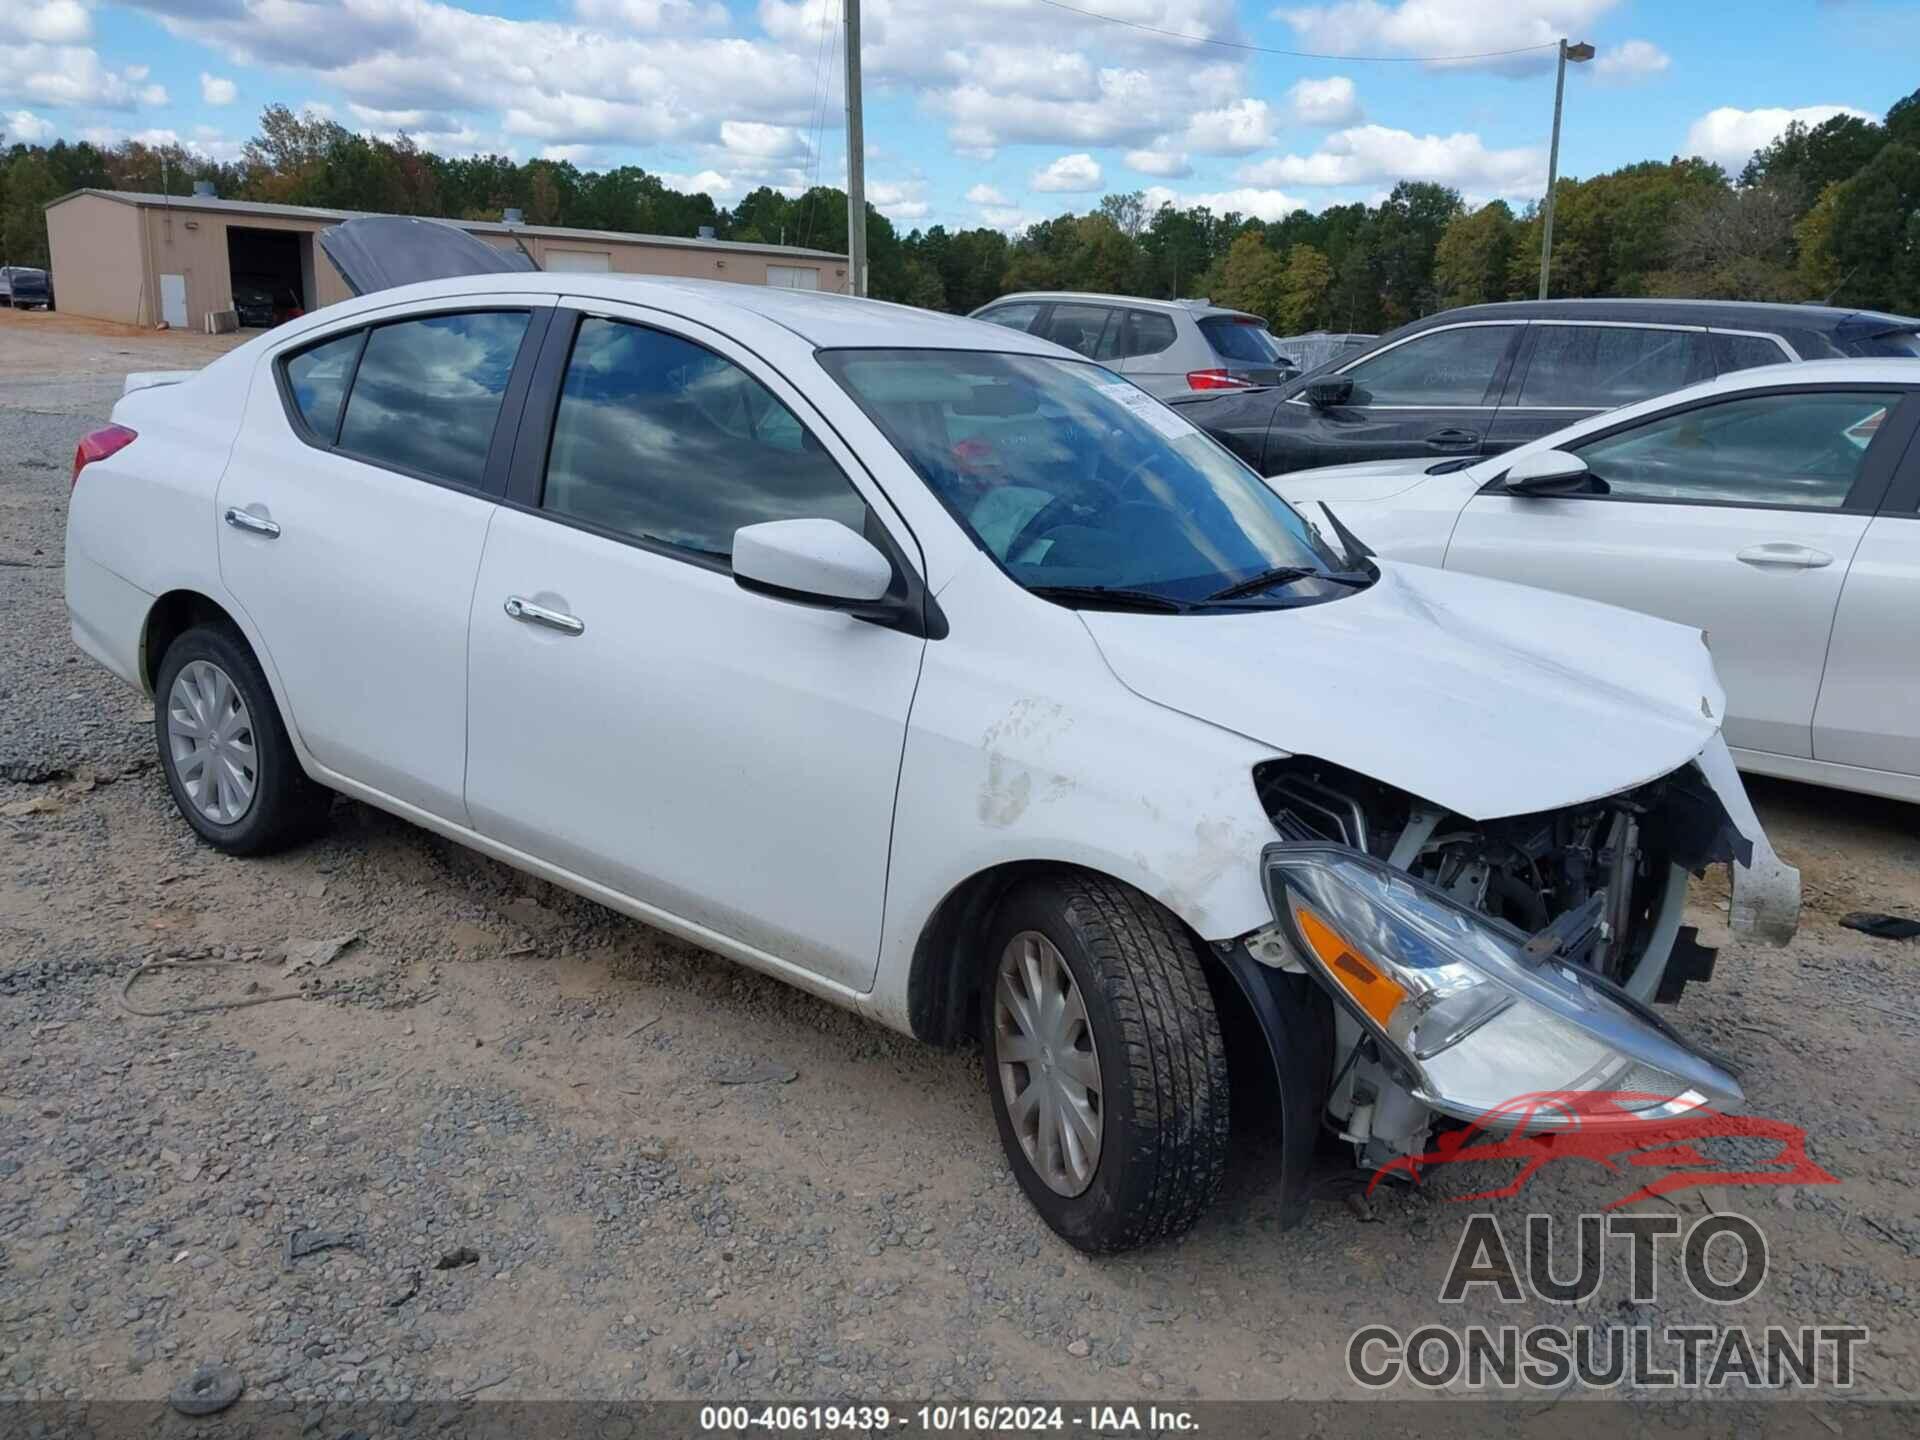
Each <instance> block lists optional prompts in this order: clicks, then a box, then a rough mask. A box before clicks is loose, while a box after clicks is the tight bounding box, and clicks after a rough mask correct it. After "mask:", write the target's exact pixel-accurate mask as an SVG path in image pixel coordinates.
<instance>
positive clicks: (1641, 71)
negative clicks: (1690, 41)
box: [1593, 40, 1673, 85]
mask: <svg viewBox="0 0 1920 1440" xmlns="http://www.w3.org/2000/svg"><path fill="white" fill-rule="evenodd" d="M1672 68H1673V57H1672V56H1671V55H1669V54H1667V52H1666V51H1664V50H1662V49H1661V48H1660V47H1659V46H1658V45H1656V44H1654V43H1653V42H1652V41H1651V40H1627V41H1623V42H1622V43H1620V44H1618V45H1615V46H1613V47H1612V48H1611V49H1608V50H1602V51H1601V52H1600V58H1599V59H1598V60H1595V61H1594V62H1593V73H1594V77H1595V78H1596V79H1599V80H1604V81H1606V82H1608V83H1609V84H1613V85H1631V84H1633V83H1635V82H1636V81H1640V80H1646V79H1649V78H1651V77H1652V76H1655V75H1664V74H1666V72H1667V71H1668V70H1670V69H1672Z"/></svg>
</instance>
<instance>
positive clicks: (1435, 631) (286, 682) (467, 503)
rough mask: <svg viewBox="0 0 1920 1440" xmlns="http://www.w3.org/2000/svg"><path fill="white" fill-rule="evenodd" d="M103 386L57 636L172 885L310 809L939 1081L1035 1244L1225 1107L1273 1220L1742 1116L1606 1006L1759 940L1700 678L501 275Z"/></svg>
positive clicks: (1690, 638)
mask: <svg viewBox="0 0 1920 1440" xmlns="http://www.w3.org/2000/svg"><path fill="white" fill-rule="evenodd" d="M129 387H130V390H131V393H129V394H127V395H126V396H125V397H124V398H123V399H122V400H121V401H120V403H119V404H118V406H117V407H116V408H115V411H114V423H113V424H112V425H111V426H108V427H107V428H105V429H103V430H100V431H97V432H95V433H94V434H92V435H89V436H88V437H86V439H85V440H84V441H82V442H81V445H80V449H79V452H78V454H77V455H76V458H75V472H74V491H73V496H72V503H71V508H70V511H69V517H68V532H67V563H66V581H67V598H68V605H69V608H70V610H71V613H72V620H73V633H74V637H75V639H76V640H77V641H78V643H79V644H80V646H81V647H82V648H83V649H84V650H85V651H87V652H88V653H89V654H90V655H92V656H93V657H94V658H96V659H97V660H99V661H100V662H101V663H103V664H105V665H106V666H108V667H109V668H110V669H111V670H113V671H114V672H115V673H116V674H118V675H120V676H121V677H122V678H124V679H125V680H126V681H128V682H129V683H130V684H133V685H136V686H139V687H141V688H142V689H144V690H146V691H148V692H149V693H151V694H152V695H153V696H154V697H155V706H154V728H155V739H156V743H157V745H158V748H159V755H160V761H161V765H162V768H163V770H164V773H165V776H166V782H167V784H168V786H169V787H170V788H171V790H172V793H173V797H174V799H175V801H176V802H177V804H178V806H179V808H180V811H181V813H182V815H183V816H184V817H185V819H186V822H187V823H188V824H189V825H191V826H192V827H193V829H194V830H196V831H197V832H198V833H199V834H200V835H201V836H202V837H203V838H204V839H205V840H206V841H207V842H208V843H210V844H212V845H214V846H216V847H218V848H221V849H223V850H227V851H230V852H235V853H241V854H247V853H256V852H261V851H265V850H268V849H271V848H274V847H277V846H283V845H286V844H289V843H292V842H294V841H296V840H297V839H298V838H300V837H301V836H303V835H305V834H308V833H310V832H311V831H312V829H313V828H314V827H315V826H317V825H319V824H322V823H324V820H325V816H326V811H327V805H328V802H329V801H330V799H331V798H332V796H333V795H334V794H335V793H338V794H344V795H348V796H352V797H354V798H357V799H359V800H362V801H365V802H367V803H369V804H372V805H377V806H380V807H382V808H384V809H386V810H389V811H391V812H393V813H395V814H397V815H401V816H404V817H406V818H407V819H409V820H412V821H414V822H416V823H418V824H420V825H422V826H425V827H427V828H429V829H431V830H434V831H437V832H439V833H440V834H443V835H446V836H450V837H452V838H453V839H455V840H457V841H459V842H461V843H463V844H466V845H470V846H472V847H473V848H475V849H476V850H479V851H482V852H484V853H486V854H488V855H492V856H495V857H496V858H498V859H500V860H503V861H505V862H507V863H508V864H511V865H515V866H518V867H520V868H521V869H523V870H525V871H527V872H529V873H530V874H533V875H536V876H539V877H541V878H543V879H545V880H548V881H551V882H553V883H555V884H558V885H563V886H566V887H568V888H570V889H572V890H575V891H578V892H580V893H581V894H584V895H588V896H591V897H594V898H596V899H598V900H601V901H603V902H605V903H606V904H608V905H611V906H613V907H615V908H617V909H619V910H622V911H624V912H626V913H627V914H630V915H633V916H636V917H638V918H640V919H642V920H645V921H647V922H649V923H651V924H654V925H657V926H660V927H661V928H663V929H666V930H669V931H672V932H673V933H675V934H678V935H681V936H684V937H687V938H689V939H691V940H693V941H695V942H697V943H699V944H701V945H704V946H706V947H708V948H710V949H712V950H715V951H718V952H719V953H721V954H723V955H726V956H729V957H731V958H733V959H735V960H737V961H740V962H742V963H744V964H747V965H751V966H754V967H756V968H758V969H760V970H763V971H766V972H768V973H770V974H773V975H776V976H779V977H780V978H782V979H784V980H787V981H790V982H791V983H793V984H795V985H798V986H801V987H803V988H804V989H807V990H809V991H812V992H813V993H815V994H817V995H821V996H825V997H826V998H828V999H829V1000H832V1001H834V1002H836V1003H839V1004H842V1005H846V1006H848V1007H851V1008H854V1009H857V1010H861V1011H863V1012H865V1013H867V1014H869V1015H871V1016H873V1017H874V1018H875V1019H877V1020H879V1021H881V1022H882V1023H884V1024H887V1025H891V1026H894V1027H896V1028H898V1029H900V1030H903V1031H906V1032H908V1033H910V1034H914V1035H917V1036H920V1037H922V1038H924V1039H927V1040H929V1041H932V1042H935V1043H939V1044H949V1045H951V1044H958V1043H964V1042H968V1041H971V1040H972V1039H974V1038H975V1037H978V1038H979V1040H980V1042H981V1044H982V1048H983V1050H984V1052H985V1064H984V1069H985V1078H986V1085H987V1089H988V1092H989V1094H990V1096H991V1103H992V1107H993V1110H994V1114H995V1117H996V1120H997V1123H998V1126H999V1129H1000V1134H1001V1138H1002V1140H1003V1142H1004V1145H1005V1148H1006V1152H1007V1155H1008V1157H1009V1161H1010V1163H1011V1164H1012V1166H1013V1168H1014V1171H1015V1173H1016V1174H1017V1176H1018V1177H1019V1180H1020V1183H1021V1185H1022V1186H1023V1187H1024V1189H1025V1191H1026V1193H1027V1194H1028V1195H1029V1196H1030V1197H1031V1198H1032V1200H1033V1202H1034V1204H1035V1206H1036V1207H1037V1208H1038V1209H1039V1211H1040V1213H1041V1214H1042V1215H1043V1216H1044V1217H1045V1219H1046V1220H1047V1222H1048V1223H1049V1224H1050V1225H1052V1226H1053V1227H1054V1228H1055V1229H1056V1230H1058V1231H1059V1232H1060V1233H1061V1234H1062V1235H1064V1236H1065V1237H1066V1238H1067V1239H1068V1240H1070V1241H1071V1242H1072V1243H1074V1244H1076V1245H1080V1246H1083V1247H1085V1248H1088V1249H1094V1250H1100V1249H1114V1248H1119V1247H1123V1246H1128V1245H1133V1244H1138V1243H1141V1242H1143V1241H1146V1240H1149V1239H1152V1238H1153V1237H1156V1236H1159V1235H1164V1234H1168V1233H1172V1232H1174V1231H1176V1230H1178V1229H1180V1228H1182V1227H1184V1226H1185V1225H1187V1224H1189V1223H1191V1222H1192V1220H1193V1219H1194V1218H1195V1216H1197V1215H1198V1214H1199V1213H1200V1211H1201V1210H1202V1209H1203V1208H1204V1207H1205V1205H1206V1204H1207V1202H1208V1201H1209V1199H1210V1198H1211V1196H1212V1195H1213V1193H1214V1190H1215V1188H1216V1187H1217V1185H1218V1182H1219V1179H1220V1175H1221V1171H1222V1167H1223V1165H1224V1163H1225V1160H1226V1152H1227V1145H1228V1140H1227V1136H1228V1127H1227V1120H1228V1113H1229V1106H1230V1104H1231V1105H1237V1106H1242V1107H1246V1108H1248V1109H1250V1110H1252V1111H1254V1112H1255V1113H1260V1114H1263V1115H1264V1116H1265V1118H1266V1120H1267V1122H1268V1123H1269V1124H1270V1125H1272V1126H1273V1127H1275V1128H1277V1129H1278V1131H1279V1133H1280V1136H1281V1144H1282V1147H1283V1151H1284V1153H1285V1155H1286V1163H1285V1166H1284V1169H1283V1175H1282V1180H1281V1183H1282V1185H1283V1187H1285V1189H1286V1190H1287V1192H1288V1198H1289V1200H1290V1201H1291V1202H1293V1204H1294V1209H1295V1212H1296V1213H1297V1212H1298V1210H1299V1208H1300V1207H1301V1205H1302V1204H1303V1203H1304V1194H1305V1182H1304V1177H1305V1175H1306V1173H1307V1163H1308V1161H1309V1159H1310V1157H1311V1155H1312V1151H1313V1147H1314V1142H1315V1139H1316V1138H1317V1136H1318V1135H1319V1134H1320V1132H1321V1129H1322V1123H1323V1120H1328V1121H1330V1122H1331V1123H1333V1124H1335V1125H1336V1127H1337V1128H1339V1129H1340V1130H1341V1131H1342V1133H1344V1134H1345V1135H1346V1136H1347V1137H1348V1139H1349V1140H1350V1141H1351V1142H1352V1143H1353V1145H1354V1146H1355V1147H1356V1152H1357V1154H1358V1155H1359V1156H1360V1157H1361V1158H1362V1159H1363V1160H1365V1161H1366V1162H1368V1163H1374V1164H1382V1163H1387V1162H1389V1161H1391V1160H1393V1159H1394V1158H1396V1157H1402V1156H1406V1155H1411V1154H1418V1153H1420V1152H1421V1151H1422V1149H1423V1148H1424V1147H1425V1145H1426V1143H1427V1139H1428V1135H1429V1133H1430V1130H1431V1127H1432V1126H1433V1124H1434V1123H1435V1120H1436V1118H1437V1117H1439V1116H1441V1115H1454V1116H1462V1117H1473V1116H1478V1115H1482V1114H1485V1113H1487V1112H1489V1111H1494V1110H1498V1109H1500V1108H1501V1107H1503V1106H1504V1105H1505V1104H1506V1103H1507V1102H1508V1101H1509V1100H1510V1099H1511V1098H1512V1097H1514V1096H1517V1095H1523V1094H1536V1093H1538V1092H1542V1091H1570V1090H1577V1091H1580V1092H1582V1093H1594V1092H1604V1091H1614V1092H1626V1093H1627V1095H1628V1098H1627V1099H1626V1100H1624V1101H1622V1102H1621V1103H1622V1104H1624V1105H1626V1106H1627V1108H1628V1109H1630V1110H1636V1111H1638V1112H1640V1113H1646V1114H1655V1115H1668V1114H1672V1113H1676V1112H1678V1111H1684V1110H1688V1109H1692V1108H1698V1107H1699V1106H1702V1105H1716V1106H1728V1105H1734V1104H1737V1103H1738V1101H1739V1098H1740V1092H1739V1087H1738V1084H1737V1083H1736V1082H1735V1081H1734V1080H1733V1078H1732V1077H1731V1076H1729V1075H1728V1074H1727V1073H1726V1072H1725V1071H1724V1070H1723V1069H1722V1068H1721V1067H1720V1065H1719V1064H1718V1063H1717V1062H1715V1061H1714V1060H1712V1059H1711V1058H1709V1057H1707V1056H1706V1055H1703V1054H1701V1053H1699V1052H1698V1051H1697V1050H1695V1049H1694V1048H1692V1047H1690V1046H1689V1045H1687V1044H1686V1043H1685V1042H1683V1041H1682V1040H1680V1039H1679V1038H1678V1037H1677V1035H1676V1034H1675V1032H1674V1031H1672V1030H1671V1029H1670V1028H1668V1027H1667V1026H1665V1025H1664V1024H1662V1023H1661V1022H1658V1021H1655V1020H1653V1019H1651V1016H1650V1012H1649V1011H1648V1009H1647V1005H1646V1002H1648V1001H1650V1000H1653V999H1671V998H1672V997H1673V996H1674V995H1676V994H1677V993H1678V990H1679V988H1680V986H1681V985H1683V984H1684V983H1686V982H1687V981H1689V980H1701V979H1704V978H1706V975H1707V973H1708V970H1709V969H1710V961H1711V958H1712V956H1711V952H1708V951H1706V950H1704V949H1702V948H1701V947H1700V946H1699V945H1698V944H1697V943H1695V942H1694V940H1693V939H1692V937H1691V932H1688V931H1686V930H1684V929H1682V927H1681V925H1680V914H1681V906H1682V904H1683V902H1684V898H1685V892H1686V879H1687V872H1688V871H1689V870H1698V869H1701V868H1704V867H1705V866H1708V865H1712V864H1718V863H1731V864H1732V865H1733V866H1734V885H1735V896H1736V903H1735V906H1734V917H1733V918H1734V922H1735V924H1736V926H1737V927H1739V928H1744V929H1747V930H1750V931H1753V932H1754V933H1756V934H1758V935H1761V936H1763V937H1766V938H1770V939H1776V940H1777V939H1781V938H1783V937H1784V936H1786V935H1788V934H1791V932H1792V930H1793V927H1794V923H1795V918H1796V914H1797V906H1798V877H1797V875H1796V873H1795V872H1794V871H1793V870H1792V869H1791V868H1790V867H1787V866H1784V865H1782V864H1781V863H1780V862H1779V860H1778V859H1777V858H1776V857H1775V856H1774V854H1773V852H1772V850H1771V849H1770V848H1769V846H1768V844H1767V840H1766V836H1765V835H1764V834H1763V833H1762V831H1761V828H1760V825H1759V822H1758V821H1757V820H1756V819H1755V817H1754V814H1753V811H1752V809H1751V807H1750V806H1749V805H1748V803H1747V799H1746V796H1745V793H1744V791H1743V790H1742V788H1741V785H1740V781H1739V777H1738V775H1737V773H1736V772H1735V770H1734V768H1733V765H1732V762H1731V760H1730V758H1729V756H1728V753H1727V749H1726V746H1725V744H1724V743H1723V742H1722V740H1721V738H1720V734H1719V721H1718V719H1717V717H1718V715H1719V713H1720V710H1721V706H1722V695H1721V689H1720V685H1719V682H1718V680H1717V679H1716V678H1715V676H1714V673H1713V668H1712V663H1711V659H1710V657H1709V655H1708V653H1707V651H1706V649H1705V648H1704V647H1703V646H1702V645H1701V643H1700V637H1699V634H1698V632H1697V631H1694V630H1688V629H1684V628H1682V627H1680V626H1675V625H1670V624H1668V623H1666V622H1664V621H1659V620H1652V619H1647V618H1645V617H1641V616H1631V615H1626V614H1624V613H1622V612H1618V611H1613V610H1607V609H1603V608H1600V607H1596V606H1593V605H1590V604H1587V603H1586V602H1583V601H1576V600H1567V599H1561V598H1558V597H1549V596H1528V597H1525V598H1524V603H1520V604H1516V603H1515V596H1516V592H1514V591H1512V590H1511V589H1509V588H1507V587H1503V586H1496V585H1490V584H1488V583H1486V582H1483V581H1478V580H1471V579H1466V578H1461V577H1455V576H1448V575H1441V574H1437V573H1434V572H1432V571H1429V570H1425V569H1421V568H1418V567H1399V566H1395V565H1392V564H1385V565H1377V566H1376V565H1372V564H1369V563H1367V562H1366V561H1365V560H1364V558H1363V557H1360V556H1358V555H1350V554H1344V553H1340V552H1338V551H1336V550H1331V549H1329V548H1328V547H1327V546H1326V545H1325V543H1324V542H1322V541H1321V540H1320V539H1319V538H1318V536H1317V535H1316V533H1315V532H1314V530H1313V529H1312V528H1311V527H1310V526H1309V525H1307V523H1306V522H1305V521H1304V520H1303V519H1302V517H1301V516H1300V515H1298V514H1297V513H1296V512H1294V511H1293V510H1291V509H1290V508H1288V507H1287V506H1286V505H1285V504H1283V503H1282V502H1281V501H1279V500H1278V499H1277V498H1275V496H1274V495H1273V494H1272V492H1271V491H1269V490H1268V489H1267V488H1266V487H1265V486H1264V485H1263V484H1262V482H1261V480H1260V478H1259V477H1258V476H1257V475H1256V474H1254V472H1252V471H1251V470H1249V469H1247V468H1245V467H1244V466H1243V465H1241V464H1240V462H1239V461H1237V460H1235V459H1234V458H1233V457H1231V456H1230V455H1228V454H1227V453H1226V452H1225V451H1223V450H1221V449H1220V448H1219V447H1218V446H1216V445H1215V444H1214V443H1213V442H1212V441H1210V440H1208V439H1207V438H1206V436H1205V435H1203V434H1202V433H1200V432H1199V431H1198V430H1196V429H1194V428H1193V427H1192V426H1191V425H1189V424H1188V423H1187V422H1186V421H1184V420H1182V419H1181V418H1180V417H1179V416H1178V415H1176V414H1175V413H1173V412H1172V411H1171V410H1169V409H1167V408H1166V407H1165V406H1163V405H1161V404H1160V403H1159V402H1158V401H1156V400H1154V399H1152V398H1150V397H1149V396H1147V395H1146V394H1144V393H1143V392H1141V391H1139V390H1137V389H1135V388H1134V387H1133V386H1131V385H1130V384H1128V383H1127V382H1126V381H1124V380H1122V379H1120V378H1119V377H1117V376H1115V375H1113V374H1112V373H1111V372H1109V371H1107V370H1105V369H1103V368H1101V367H1100V366H1098V365H1095V364H1093V363H1091V362H1089V361H1086V360H1084V359H1081V358H1080V357H1078V356H1075V355H1072V354H1070V353H1069V352H1066V351H1064V350H1060V349H1058V348H1056V347H1054V346H1052V345H1049V344H1047V343H1046V342H1044V341H1039V340H1035V339H1032V338H1030V337H1027V336H1022V335H1016V334H1014V333H1012V332H1010V331H1008V330H1005V329H1003V328H1000V327H997V326H989V325H983V324H978V323H975V322H972V321H967V320H959V319H951V318H947V317H944V316H937V315H929V314H926V313H924V312H919V311H912V310H906V309H902V308H899V307H895V306H888V305H879V304H872V303H867V302H864V301H856V300H850V299H846V298H844V297H837V296H830V295H817V294H808V293H805V292H801V291H788V290H763V289H755V288H752V287H749V286H744V285H725V284H720V285H701V284H696V283H692V282H684V283H682V282H671V281H642V280H636V279H633V278H630V277H617V278H609V277H591V276H583V275H537V274H514V275H506V276H492V277H486V278H469V279H457V280H443V281H437V282H432V283H428V284H424V285H416V286H411V287H407V288H403V289H396V290H387V291H382V292H379V293H376V294H371V295H367V296H365V297H363V298H361V299H357V300H354V301H350V302H347V303H344V304H340V305H335V306H332V307H330V308H328V309H326V310H323V311H320V312H317V313H315V314H311V315H308V316H305V317H303V318H301V319H299V320H295V321H292V322H290V323H288V324H286V325H284V326H281V327H280V328H278V329H276V330H273V331H271V332H269V333H268V334H266V335H262V336H260V337H259V338H258V339H255V340H253V341H252V342H250V343H249V344H247V345H244V346H242V347H240V348H239V349H237V350H235V351H233V352H232V353H230V354H228V355H227V356H225V357H223V358H222V359H220V360H218V361H216V362H214V363H213V364H212V365H210V366H208V367H207V368H206V369H205V370H204V371H201V372H199V373H198V374H192V375H185V376H183V375H179V374H168V373H157V374H151V375H144V376H136V377H133V378H132V379H131V380H130V381H129ZM1235 1046H1239V1047H1244V1050H1243V1052H1241V1053H1240V1056H1239V1058H1241V1059H1243V1060H1244V1061H1245V1063H1244V1065H1236V1067H1235V1069H1234V1071H1233V1078H1231V1079H1230V1077H1229V1068H1228V1058H1229V1053H1230V1050H1231V1049H1232V1048H1233V1047H1235ZM1235 1087H1238V1088H1235ZM1569 1123H1571V1121H1570V1122H1569Z"/></svg>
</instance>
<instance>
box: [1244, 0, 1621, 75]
mask: <svg viewBox="0 0 1920 1440" xmlns="http://www.w3.org/2000/svg"><path fill="white" fill-rule="evenodd" d="M1617 3H1618V0H1401V3H1399V4H1385V3H1381V0H1339V3H1336V4H1332V5H1318V6H1310V7H1306V8H1302V9H1291V8H1287V7H1285V6H1283V7H1282V8H1280V9H1278V10H1275V11H1274V12H1273V18H1274V19H1276V20H1284V21H1285V22H1286V23H1287V24H1288V25H1290V26H1292V27H1293V32H1294V35H1295V36H1296V37H1297V38H1298V39H1299V40H1300V41H1301V42H1302V43H1301V48H1302V49H1306V50H1322V51H1326V52H1329V53H1331V54H1336V55H1419V56H1427V55H1439V56H1449V55H1471V56H1478V57H1481V58H1477V59H1471V60H1457V61H1448V62H1445V63H1444V65H1443V66H1437V67H1436V68H1447V69H1454V68H1458V69H1469V70H1500V71H1505V72H1507V73H1510V74H1520V73H1526V72H1530V71H1538V70H1543V69H1545V68H1546V67H1548V66H1549V65H1551V64H1553V62H1554V51H1553V48H1552V47H1553V46H1554V44H1555V42H1557V41H1558V40H1559V39H1560V38H1561V37H1562V36H1565V37H1567V38H1569V39H1574V40H1579V39H1582V38H1584V37H1585V36H1586V35H1587V34H1588V32H1589V31H1590V30H1591V29H1592V27H1593V25H1594V24H1595V23H1596V22H1597V21H1598V20H1599V19H1600V18H1601V17H1602V16H1604V15H1605V14H1606V13H1607V12H1608V11H1610V10H1612V9H1613V8H1614V6H1615V5H1616V4H1617ZM1523 46H1533V47H1540V48H1535V49H1528V50H1525V51H1524V52H1523V53H1519V54H1513V53H1508V54H1499V53H1490V52H1500V51H1508V52H1512V51H1517V50H1520V49H1521V47H1523Z"/></svg>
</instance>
